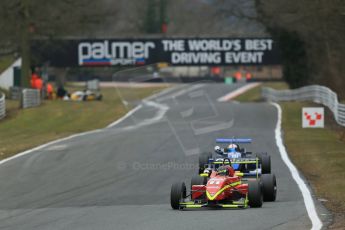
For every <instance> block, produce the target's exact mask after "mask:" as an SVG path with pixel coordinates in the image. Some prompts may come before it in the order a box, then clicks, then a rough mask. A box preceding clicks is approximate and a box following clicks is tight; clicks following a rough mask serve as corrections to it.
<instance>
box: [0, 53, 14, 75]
mask: <svg viewBox="0 0 345 230" xmlns="http://www.w3.org/2000/svg"><path fill="white" fill-rule="evenodd" d="M13 62H14V58H13V55H6V56H2V57H0V73H2V72H3V71H4V70H6V68H7V67H9V66H10V65H11V64H12V63H13Z"/></svg>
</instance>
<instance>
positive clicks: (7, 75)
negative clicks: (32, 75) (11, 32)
mask: <svg viewBox="0 0 345 230" xmlns="http://www.w3.org/2000/svg"><path fill="white" fill-rule="evenodd" d="M21 65H22V59H21V58H19V59H18V60H16V61H15V62H14V63H13V64H12V65H11V66H10V67H8V68H7V69H6V70H5V71H4V72H2V73H1V74H0V88H3V89H7V90H8V89H9V88H10V87H11V86H13V78H14V76H13V75H14V73H13V68H14V67H18V66H21Z"/></svg>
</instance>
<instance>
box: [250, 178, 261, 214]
mask: <svg viewBox="0 0 345 230" xmlns="http://www.w3.org/2000/svg"><path fill="white" fill-rule="evenodd" d="M248 182H249V183H248V204H249V206H250V207H251V208H260V207H261V206H262V203H263V197H262V193H261V186H260V182H259V181H258V180H255V181H248Z"/></svg>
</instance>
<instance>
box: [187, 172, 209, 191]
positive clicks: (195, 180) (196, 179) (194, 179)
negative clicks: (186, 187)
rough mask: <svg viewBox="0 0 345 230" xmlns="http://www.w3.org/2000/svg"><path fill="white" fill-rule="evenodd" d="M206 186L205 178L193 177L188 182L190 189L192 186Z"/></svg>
mask: <svg viewBox="0 0 345 230" xmlns="http://www.w3.org/2000/svg"><path fill="white" fill-rule="evenodd" d="M206 184H207V177H202V176H199V175H195V176H193V177H192V180H191V182H190V188H191V189H192V186H193V185H206Z"/></svg>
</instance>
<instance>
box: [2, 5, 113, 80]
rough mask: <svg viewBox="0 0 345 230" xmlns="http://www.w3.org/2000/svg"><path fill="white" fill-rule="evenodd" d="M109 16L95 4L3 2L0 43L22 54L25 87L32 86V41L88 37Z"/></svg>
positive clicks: (102, 8) (100, 6) (22, 72)
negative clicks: (93, 28) (12, 47)
mask: <svg viewBox="0 0 345 230" xmlns="http://www.w3.org/2000/svg"><path fill="white" fill-rule="evenodd" d="M107 13H109V12H107V10H106V9H105V8H104V7H103V5H102V4H99V3H98V2H96V1H88V2H85V1H83V0H59V1H49V2H47V1H45V0H1V2H0V29H1V31H3V34H2V36H1V37H2V39H1V41H0V42H3V43H10V44H12V45H13V46H15V47H16V48H17V50H18V51H19V53H20V55H21V57H22V69H21V80H22V85H23V86H28V85H29V76H30V67H31V54H30V44H31V40H32V39H33V38H51V37H62V36H73V35H75V36H80V35H86V34H88V31H89V30H88V29H89V28H90V27H93V26H95V25H97V24H98V23H99V22H100V19H101V18H102V17H103V15H107ZM90 31H92V30H90Z"/></svg>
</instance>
